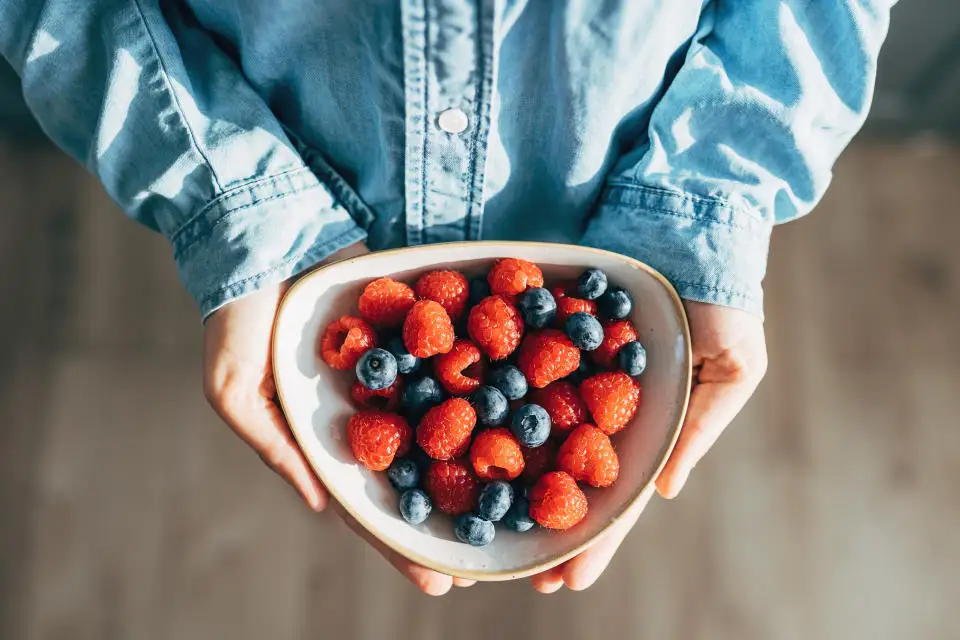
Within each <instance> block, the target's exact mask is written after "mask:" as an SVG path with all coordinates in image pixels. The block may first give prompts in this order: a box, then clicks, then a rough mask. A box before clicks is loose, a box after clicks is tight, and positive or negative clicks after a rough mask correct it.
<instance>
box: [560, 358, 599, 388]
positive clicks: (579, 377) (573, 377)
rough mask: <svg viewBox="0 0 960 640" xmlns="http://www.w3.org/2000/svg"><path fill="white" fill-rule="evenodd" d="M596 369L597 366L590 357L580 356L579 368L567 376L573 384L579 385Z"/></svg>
mask: <svg viewBox="0 0 960 640" xmlns="http://www.w3.org/2000/svg"><path fill="white" fill-rule="evenodd" d="M595 371H596V367H595V366H594V365H593V361H592V360H590V358H580V364H578V365H577V370H576V371H574V372H573V373H571V374H570V375H568V376H567V380H568V381H570V382H571V383H572V384H575V385H579V384H580V383H581V382H583V381H584V380H586V379H587V378H589V377H590V376H592V375H593V374H594V372H595Z"/></svg>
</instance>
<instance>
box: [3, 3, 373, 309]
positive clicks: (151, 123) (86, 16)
mask: <svg viewBox="0 0 960 640" xmlns="http://www.w3.org/2000/svg"><path fill="white" fill-rule="evenodd" d="M182 7H183V3H164V4H163V7H162V8H161V4H160V3H159V2H157V0H103V1H101V2H73V1H71V0H47V1H46V2H41V1H35V0H5V1H4V2H3V3H2V4H0V53H2V55H3V56H4V57H5V58H7V59H8V60H9V61H10V62H11V64H12V65H13V67H14V69H15V70H16V71H17V72H18V73H19V75H20V77H21V79H22V86H23V93H24V96H25V98H26V102H27V104H28V106H29V108H30V110H31V111H32V113H33V114H34V116H35V117H36V119H37V120H38V122H39V123H40V125H41V126H42V127H43V129H44V130H45V132H46V133H47V134H48V135H49V136H50V138H51V139H52V140H53V141H54V142H55V143H56V144H58V145H59V146H60V147H61V148H63V149H64V150H65V151H66V152H67V153H69V154H70V155H71V156H73V157H74V158H76V159H77V160H79V161H80V162H82V163H83V164H84V165H85V166H86V167H88V168H89V169H90V170H91V171H92V172H93V173H94V174H95V175H96V176H97V177H98V178H99V179H100V181H101V182H102V183H103V185H104V187H105V188H106V190H107V192H108V193H109V194H110V196H111V197H112V198H113V199H114V200H115V201H116V202H117V203H118V204H119V205H120V207H121V208H122V209H123V210H124V211H125V212H126V213H127V214H128V215H129V216H130V217H132V218H134V219H136V220H138V221H139V222H142V223H143V224H145V225H147V226H149V227H151V228H153V229H155V230H157V231H160V232H161V233H163V234H164V235H165V236H166V237H167V238H168V239H169V240H170V242H171V244H172V247H173V254H174V257H175V259H176V262H177V265H178V269H179V273H180V277H181V280H182V281H183V283H184V285H185V286H186V288H187V290H188V291H189V292H190V294H191V295H192V296H193V298H194V299H195V300H196V302H197V304H198V306H199V308H200V311H201V313H202V315H203V316H204V317H206V316H207V315H208V314H210V313H211V312H213V311H214V310H216V309H217V308H219V307H220V306H222V305H224V304H226V303H228V302H230V301H231V300H233V299H234V298H236V297H239V296H242V295H244V294H245V293H249V292H250V291H253V290H255V289H257V288H258V287H261V286H263V285H265V284H267V283H270V282H278V281H281V280H283V279H285V278H287V277H289V276H291V275H293V274H295V273H297V272H298V271H301V270H303V269H305V268H307V267H309V266H311V265H312V264H314V263H316V262H317V261H319V260H321V259H322V258H324V257H326V256H327V255H329V254H330V253H333V252H334V251H336V250H338V249H340V248H342V247H345V246H347V245H350V244H353V243H355V242H357V241H359V240H362V239H363V238H364V237H365V235H366V234H365V231H364V226H365V224H366V223H367V222H368V220H369V217H370V213H369V211H367V210H366V208H365V206H364V205H363V204H362V203H361V202H360V201H359V199H358V198H357V197H356V196H355V194H353V192H352V191H351V190H350V188H349V187H348V186H347V185H346V183H345V182H344V181H343V180H342V179H341V178H340V177H339V176H337V175H336V174H335V173H334V172H333V171H332V170H331V169H330V168H329V166H327V165H326V164H325V163H323V161H322V160H321V159H320V158H319V157H317V158H313V159H312V160H311V161H308V162H305V159H304V155H305V154H304V153H301V151H300V150H299V149H298V148H297V146H295V144H294V143H293V142H291V139H290V137H289V136H288V135H287V133H286V132H285V130H284V129H283V127H282V126H281V125H280V123H279V122H278V121H277V119H276V117H275V116H274V114H273V113H272V111H271V110H270V108H269V107H268V105H267V104H266V103H265V102H264V101H263V100H262V99H261V97H260V96H259V95H257V93H256V92H255V91H254V90H253V88H252V87H250V86H249V84H248V83H247V82H246V80H245V78H244V77H243V73H242V72H241V70H240V69H239V68H238V67H237V64H236V63H235V61H234V60H233V59H231V58H230V56H228V55H227V54H226V53H225V52H224V51H223V50H221V49H220V48H219V47H218V46H217V45H216V44H215V43H214V41H213V40H212V39H211V38H210V36H209V34H208V33H207V32H206V31H205V30H204V29H202V28H201V27H200V26H199V25H198V24H197V23H196V22H195V20H194V19H193V17H192V16H191V15H190V14H188V13H185V12H184V10H183V8H182ZM51 179H52V180H53V179H55V178H54V177H52V178H51Z"/></svg>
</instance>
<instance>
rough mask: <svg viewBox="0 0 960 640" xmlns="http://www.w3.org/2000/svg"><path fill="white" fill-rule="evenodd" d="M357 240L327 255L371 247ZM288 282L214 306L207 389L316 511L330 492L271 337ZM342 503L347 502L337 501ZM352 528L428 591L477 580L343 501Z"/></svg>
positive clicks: (207, 332)
mask: <svg viewBox="0 0 960 640" xmlns="http://www.w3.org/2000/svg"><path fill="white" fill-rule="evenodd" d="M367 252H368V250H367V248H366V246H365V245H363V244H357V245H354V246H351V247H348V248H346V249H343V250H342V251H340V252H338V253H336V254H334V255H332V256H330V258H328V259H327V260H326V261H325V262H332V261H336V260H340V259H344V258H349V257H352V256H356V255H360V254H363V253H367ZM287 286H288V285H287V283H283V284H278V285H272V286H268V287H265V288H263V289H261V290H259V291H257V292H256V293H252V294H250V295H248V296H245V297H243V298H240V299H239V300H236V301H234V302H231V303H230V304H228V305H226V306H224V307H223V308H221V309H219V310H217V311H216V312H214V313H213V314H212V315H211V316H210V318H208V319H207V322H206V324H205V326H204V333H203V338H204V340H203V341H204V363H203V388H204V395H206V397H207V400H208V401H209V402H210V405H211V406H212V407H213V408H214V410H215V411H216V412H217V414H218V415H219V416H220V417H221V418H222V419H223V421H224V422H226V423H227V425H229V426H230V428H231V429H233V431H234V433H236V434H237V435H238V436H239V437H240V439H242V440H243V441H244V442H246V443H247V444H248V445H250V447H251V448H253V450H254V451H256V452H257V454H258V455H259V456H260V458H261V459H262V460H263V461H264V462H265V463H266V464H267V466H269V467H270V468H271V469H273V470H274V471H276V472H277V474H279V475H280V477H282V478H283V479H284V480H286V481H287V482H288V483H290V485H291V486H292V487H293V488H294V489H296V491H297V492H298V493H299V494H300V496H301V497H302V498H303V501H304V502H306V503H307V505H308V506H309V507H310V508H311V509H313V510H314V511H322V510H323V509H324V508H325V507H326V506H327V504H328V502H329V497H328V495H327V492H326V490H325V489H324V487H323V485H322V484H320V480H319V479H318V478H317V476H316V475H315V474H314V473H313V470H312V469H311V468H310V465H309V464H308V463H307V461H306V459H305V458H304V456H303V453H302V452H301V451H300V447H299V446H297V443H296V441H295V440H294V438H293V435H292V434H291V432H290V427H289V426H288V425H287V421H286V419H285V418H284V416H283V412H282V411H281V410H280V405H279V404H278V402H277V396H276V387H275V386H274V382H273V369H272V366H271V362H270V341H271V336H272V332H273V320H274V316H275V315H276V313H277V307H278V305H279V303H280V298H281V297H282V296H283V292H284V291H285V290H286V288H287ZM336 507H339V505H336ZM337 511H338V512H339V513H340V515H341V517H343V519H344V521H345V522H346V523H347V525H348V526H350V528H351V529H353V530H354V531H356V532H357V533H358V534H360V535H361V537H363V538H364V539H366V540H367V541H368V542H369V543H370V544H371V545H372V546H373V547H374V548H375V549H377V551H379V552H380V553H381V554H382V555H383V556H384V557H385V558H386V559H387V560H388V561H389V562H390V564H392V565H393V566H394V567H395V568H396V569H397V570H398V571H399V572H400V573H401V574H403V575H404V576H406V577H407V578H408V579H409V580H410V581H411V582H413V583H414V584H415V585H417V586H418V587H419V588H420V589H422V590H423V591H424V592H425V593H429V594H432V595H440V594H442V593H446V592H447V591H449V590H450V588H451V586H453V585H457V586H469V585H471V584H473V581H471V580H462V579H460V578H457V579H453V578H451V577H450V576H446V575H443V574H440V573H437V572H436V571H431V570H429V569H425V568H423V567H420V566H418V565H415V564H413V563H412V562H409V561H407V560H405V559H404V558H403V557H402V556H400V555H398V554H396V553H394V552H393V551H391V550H390V549H389V548H388V547H386V546H385V545H383V544H381V543H380V542H379V541H378V540H376V539H375V538H374V537H373V536H371V535H370V534H369V533H368V532H367V531H366V530H364V529H363V527H361V526H360V525H359V524H357V523H356V522H355V521H354V520H353V519H352V518H350V517H349V516H348V515H347V514H346V512H345V511H343V510H342V509H339V508H338V509H337Z"/></svg>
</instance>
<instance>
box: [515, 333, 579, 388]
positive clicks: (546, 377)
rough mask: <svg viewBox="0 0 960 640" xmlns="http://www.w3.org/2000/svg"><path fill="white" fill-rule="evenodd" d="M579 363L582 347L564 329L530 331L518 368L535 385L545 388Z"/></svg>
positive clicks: (522, 348) (522, 346) (569, 372)
mask: <svg viewBox="0 0 960 640" xmlns="http://www.w3.org/2000/svg"><path fill="white" fill-rule="evenodd" d="M578 366H580V350H579V349H577V348H576V347H575V346H573V343H572V342H570V338H568V337H567V336H566V335H564V333H563V332H562V331H557V330H556V329H544V330H543V331H535V332H533V333H530V334H527V337H526V338H524V339H523V343H522V344H521V345H520V352H519V353H518V355H517V367H519V368H520V371H522V372H523V375H525V376H526V377H527V382H529V383H530V384H531V385H532V386H534V387H537V388H538V389H542V388H543V387H545V386H547V385H548V384H550V383H551V382H553V381H555V380H559V379H560V378H565V377H567V376H568V375H570V374H571V373H573V372H574V371H576V370H577V367H578Z"/></svg>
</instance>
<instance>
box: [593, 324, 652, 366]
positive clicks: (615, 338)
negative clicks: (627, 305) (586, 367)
mask: <svg viewBox="0 0 960 640" xmlns="http://www.w3.org/2000/svg"><path fill="white" fill-rule="evenodd" d="M639 339H640V334H639V333H637V330H636V329H635V328H634V326H633V325H632V324H631V323H630V321H629V320H618V321H616V322H607V323H605V324H604V326H603V342H602V343H600V346H599V347H597V348H596V349H594V350H593V351H591V352H590V357H591V358H593V361H594V362H596V363H597V364H598V365H600V366H601V367H613V366H614V360H616V358H617V352H619V351H620V347H622V346H623V345H625V344H627V343H628V342H634V341H636V340H639Z"/></svg>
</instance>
